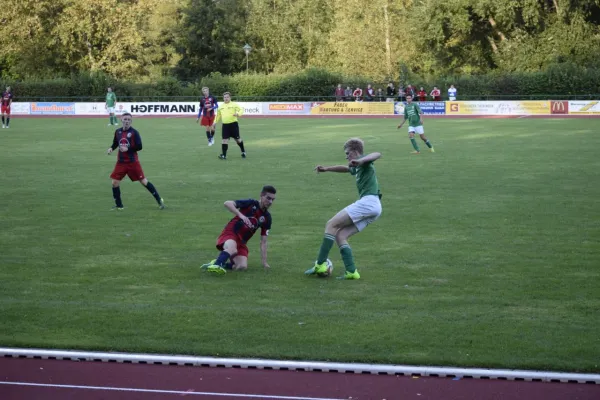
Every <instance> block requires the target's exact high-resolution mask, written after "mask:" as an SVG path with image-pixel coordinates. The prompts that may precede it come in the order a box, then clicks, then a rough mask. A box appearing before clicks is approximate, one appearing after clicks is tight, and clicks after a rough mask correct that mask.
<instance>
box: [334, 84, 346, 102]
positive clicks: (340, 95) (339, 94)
mask: <svg viewBox="0 0 600 400" xmlns="http://www.w3.org/2000/svg"><path fill="white" fill-rule="evenodd" d="M335 101H344V89H342V84H341V83H338V85H337V87H336V88H335Z"/></svg>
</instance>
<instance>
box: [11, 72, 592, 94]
mask: <svg viewBox="0 0 600 400" xmlns="http://www.w3.org/2000/svg"><path fill="white" fill-rule="evenodd" d="M410 82H411V83H412V84H413V85H415V86H417V87H420V86H423V87H425V89H426V90H427V91H430V90H431V89H432V88H433V86H437V87H438V88H440V90H442V94H443V95H445V92H446V90H447V88H448V87H449V86H450V85H451V84H454V85H455V86H456V88H457V89H458V93H459V99H461V100H491V99H507V100H508V99H515V100H517V99H525V100H526V99H548V98H555V99H559V98H564V99H567V98H570V97H582V98H583V97H585V98H588V97H598V96H600V95H599V93H600V69H590V68H584V67H580V66H577V65H575V64H571V63H568V62H567V63H559V64H554V65H551V66H550V67H549V68H548V69H547V70H546V71H541V72H519V73H496V72H491V73H488V74H485V75H461V76H442V77H437V78H436V77H427V78H419V77H415V76H411V78H410ZM338 83H341V84H342V85H343V87H344V88H345V87H346V86H350V87H351V88H352V89H355V88H356V87H357V86H358V87H361V88H365V87H366V85H367V83H372V84H373V86H374V87H375V88H379V87H381V88H382V89H383V90H384V91H385V87H386V86H387V82H373V81H371V80H369V79H368V78H366V77H360V76H344V75H341V74H338V73H333V72H329V71H326V70H322V69H307V70H304V71H301V72H299V73H295V74H270V75H264V74H246V73H241V74H237V75H222V74H220V73H213V74H210V75H209V76H206V77H203V78H201V79H200V80H199V81H198V82H194V83H186V82H181V81H178V80H176V79H175V78H173V77H164V78H161V79H159V80H157V81H155V82H144V83H139V82H128V81H120V80H116V79H114V78H111V77H110V76H107V75H105V74H103V73H79V74H74V75H72V76H71V78H70V79H66V78H56V79H47V80H28V81H11V80H3V81H0V86H2V87H5V86H11V87H12V88H13V92H14V93H15V99H16V101H44V100H46V101H104V98H105V93H106V88H107V87H108V86H111V87H112V88H113V89H114V90H115V92H116V93H117V98H118V99H119V100H120V101H128V100H129V101H131V100H136V101H159V100H163V101H164V100H165V99H167V98H168V99H169V100H171V101H176V100H180V101H184V100H188V101H189V100H196V99H197V98H198V97H199V96H201V94H202V91H201V89H202V87H203V86H208V87H209V88H210V90H211V92H212V93H213V94H214V95H216V96H218V97H220V96H221V94H222V93H223V92H226V91H228V92H231V94H232V95H233V96H234V97H235V98H236V99H237V100H246V101H253V100H254V101H261V100H263V101H266V100H279V101H316V100H332V99H333V93H334V91H335V87H336V86H337V84H338ZM594 95H596V96H594Z"/></svg>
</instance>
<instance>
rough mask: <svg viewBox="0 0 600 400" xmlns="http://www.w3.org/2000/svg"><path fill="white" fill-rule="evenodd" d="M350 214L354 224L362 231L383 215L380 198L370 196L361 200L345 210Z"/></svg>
mask: <svg viewBox="0 0 600 400" xmlns="http://www.w3.org/2000/svg"><path fill="white" fill-rule="evenodd" d="M344 211H346V212H347V213H348V215H349V216H350V219H352V222H354V225H355V226H356V228H357V229H358V231H359V232H360V231H362V230H363V229H365V228H366V227H367V225H369V224H370V223H371V222H374V221H375V220H377V218H379V216H380V215H381V201H380V200H379V196H375V195H368V196H364V197H362V198H360V199H359V200H358V201H355V202H354V203H352V204H350V205H349V206H348V207H346V208H344Z"/></svg>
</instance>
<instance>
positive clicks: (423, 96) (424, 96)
mask: <svg viewBox="0 0 600 400" xmlns="http://www.w3.org/2000/svg"><path fill="white" fill-rule="evenodd" d="M417 97H418V98H419V101H426V100H427V92H426V91H425V89H424V88H423V86H421V89H420V90H419V91H418V92H417Z"/></svg>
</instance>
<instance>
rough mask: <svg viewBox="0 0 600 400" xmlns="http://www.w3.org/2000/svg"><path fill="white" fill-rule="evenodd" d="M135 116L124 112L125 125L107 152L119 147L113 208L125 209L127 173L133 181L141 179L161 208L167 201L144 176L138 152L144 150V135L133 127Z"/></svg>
mask: <svg viewBox="0 0 600 400" xmlns="http://www.w3.org/2000/svg"><path fill="white" fill-rule="evenodd" d="M132 119H133V117H132V116H131V114H129V113H124V114H123V115H122V116H121V122H122V123H123V126H122V127H121V128H119V129H117V130H116V131H115V136H114V137H113V143H112V146H110V147H109V148H108V150H107V152H106V154H111V153H112V152H113V151H114V150H116V149H117V147H118V148H119V153H118V154H117V164H116V165H115V169H114V170H113V172H112V174H110V178H111V179H112V191H113V198H114V199H115V206H114V207H113V208H112V209H113V210H123V202H122V201H121V187H120V185H121V180H122V179H123V178H124V177H125V175H127V176H128V177H129V179H131V181H132V182H135V181H140V183H141V184H142V185H144V187H145V188H146V189H148V191H149V192H150V193H151V194H152V196H153V197H154V199H155V200H156V202H157V203H158V208H159V209H161V210H162V209H164V208H165V202H164V201H163V199H162V198H161V197H160V195H159V194H158V191H157V190H156V188H155V187H154V185H153V184H152V183H150V182H148V179H146V177H145V176H144V171H143V170H142V166H141V164H140V161H139V159H138V155H137V152H138V151H140V150H142V137H141V136H140V133H139V132H138V131H137V130H135V129H134V128H132V126H131V121H132Z"/></svg>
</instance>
